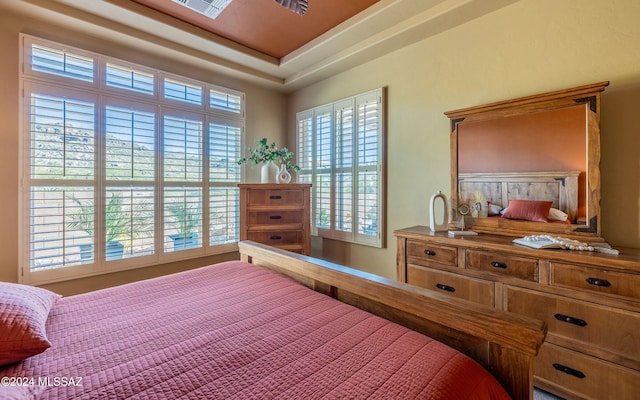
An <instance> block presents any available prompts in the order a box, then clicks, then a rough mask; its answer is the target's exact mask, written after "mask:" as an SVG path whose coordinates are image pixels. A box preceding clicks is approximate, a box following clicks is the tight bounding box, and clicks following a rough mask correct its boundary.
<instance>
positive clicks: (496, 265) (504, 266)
mask: <svg viewBox="0 0 640 400" xmlns="http://www.w3.org/2000/svg"><path fill="white" fill-rule="evenodd" d="M491 266H492V267H494V268H502V269H507V264H506V263H503V262H500V261H491Z"/></svg>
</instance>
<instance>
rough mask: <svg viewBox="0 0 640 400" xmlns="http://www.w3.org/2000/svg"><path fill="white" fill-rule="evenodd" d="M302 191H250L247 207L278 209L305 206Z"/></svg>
mask: <svg viewBox="0 0 640 400" xmlns="http://www.w3.org/2000/svg"><path fill="white" fill-rule="evenodd" d="M306 205H307V204H304V190H302V189H300V190H297V189H252V190H249V191H248V192H247V206H248V207H249V208H251V207H256V206H257V207H262V206H265V207H278V206H287V207H292V206H299V207H300V208H302V207H304V206H306Z"/></svg>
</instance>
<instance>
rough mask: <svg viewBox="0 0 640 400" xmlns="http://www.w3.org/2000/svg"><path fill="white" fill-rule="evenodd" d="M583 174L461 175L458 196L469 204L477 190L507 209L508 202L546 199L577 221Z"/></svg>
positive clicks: (561, 172)
mask: <svg viewBox="0 0 640 400" xmlns="http://www.w3.org/2000/svg"><path fill="white" fill-rule="evenodd" d="M579 175H580V171H560V172H498V173H459V174H458V197H459V198H460V200H461V201H467V200H469V199H470V197H471V195H472V193H473V192H475V191H479V192H481V193H482V194H483V195H484V197H486V199H487V200H488V201H490V202H491V203H492V204H499V205H500V206H502V207H503V208H504V207H507V206H508V205H509V200H547V201H549V200H550V201H552V202H553V204H552V205H551V207H554V208H557V209H560V210H562V211H564V212H565V213H567V214H568V215H569V217H568V220H569V221H571V222H572V223H575V222H576V217H577V214H578V176H579Z"/></svg>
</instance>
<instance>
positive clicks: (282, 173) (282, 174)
mask: <svg viewBox="0 0 640 400" xmlns="http://www.w3.org/2000/svg"><path fill="white" fill-rule="evenodd" d="M276 182H277V183H289V182H291V174H290V173H289V171H287V166H286V165H285V164H282V165H281V166H280V170H279V171H278V175H276Z"/></svg>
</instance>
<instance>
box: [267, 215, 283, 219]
mask: <svg viewBox="0 0 640 400" xmlns="http://www.w3.org/2000/svg"><path fill="white" fill-rule="evenodd" d="M269 219H282V215H270V216H269Z"/></svg>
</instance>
